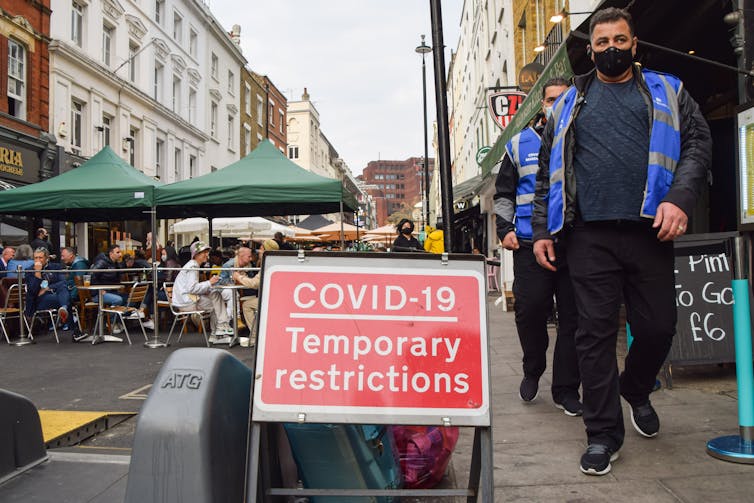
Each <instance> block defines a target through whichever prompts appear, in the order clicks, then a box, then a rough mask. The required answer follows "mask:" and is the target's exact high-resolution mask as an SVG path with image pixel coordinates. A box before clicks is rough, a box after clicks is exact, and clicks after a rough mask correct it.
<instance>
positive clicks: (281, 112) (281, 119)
mask: <svg viewBox="0 0 754 503" xmlns="http://www.w3.org/2000/svg"><path fill="white" fill-rule="evenodd" d="M278 113H279V114H280V132H281V133H282V132H283V125H284V124H285V114H284V113H283V109H282V108H278Z"/></svg>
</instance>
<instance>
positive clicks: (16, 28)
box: [0, 0, 59, 243]
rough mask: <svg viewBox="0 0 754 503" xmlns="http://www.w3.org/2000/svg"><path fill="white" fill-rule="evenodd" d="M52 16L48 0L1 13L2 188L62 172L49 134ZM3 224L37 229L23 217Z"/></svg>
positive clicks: (21, 1)
mask: <svg viewBox="0 0 754 503" xmlns="http://www.w3.org/2000/svg"><path fill="white" fill-rule="evenodd" d="M50 14H51V10H50V0H39V1H35V2H30V1H28V0H5V1H3V4H2V8H0V61H1V62H2V63H0V92H2V95H3V99H2V100H0V189H8V188H12V187H17V186H20V185H26V184H30V183H35V182H39V181H41V180H43V179H46V178H49V177H51V176H53V175H54V174H56V173H57V170H58V169H59V168H58V167H57V166H56V164H55V159H56V145H55V143H56V141H55V137H54V136H53V135H51V134H48V132H47V131H48V127H49V123H50V89H49V82H50V73H49V71H50V70H49V67H50V57H49V42H50ZM2 220H3V222H6V223H10V224H12V225H15V226H17V227H22V228H30V227H31V226H33V223H32V222H27V221H26V219H25V218H21V217H13V218H10V217H4V218H3V219H2ZM55 237H57V236H56V233H55V232H53V238H55ZM0 238H1V239H3V241H4V242H6V243H8V242H11V241H12V240H7V239H5V236H0Z"/></svg>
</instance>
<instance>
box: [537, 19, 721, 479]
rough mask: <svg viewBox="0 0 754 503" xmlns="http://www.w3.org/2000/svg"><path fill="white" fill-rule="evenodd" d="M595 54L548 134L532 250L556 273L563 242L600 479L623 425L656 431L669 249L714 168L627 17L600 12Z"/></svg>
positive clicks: (585, 462)
mask: <svg viewBox="0 0 754 503" xmlns="http://www.w3.org/2000/svg"><path fill="white" fill-rule="evenodd" d="M589 33H590V35H589V36H590V45H589V46H588V47H587V52H588V54H589V55H590V57H591V59H592V61H593V62H594V64H595V66H596V70H592V71H591V72H589V73H588V74H586V75H581V76H577V77H576V78H575V79H574V85H573V86H572V87H570V88H569V89H568V90H567V91H566V92H565V93H563V95H562V96H561V98H560V99H559V100H558V101H557V102H556V103H555V106H554V107H553V119H552V120H551V121H548V123H547V126H546V127H545V130H544V132H543V135H542V149H541V150H540V152H539V171H538V173H537V187H536V197H535V201H534V215H533V227H534V234H533V236H534V253H535V255H536V257H537V262H539V264H540V265H541V266H542V267H544V268H546V269H549V270H551V271H554V270H556V267H557V265H558V263H557V262H556V261H557V260H558V259H559V258H560V257H559V255H558V253H559V250H558V248H556V246H555V241H556V240H557V241H558V243H561V242H562V243H564V244H565V250H566V254H567V257H566V260H567V262H568V267H569V268H570V270H571V279H572V281H573V287H574V292H575V296H576V305H577V307H578V313H579V321H578V329H577V331H576V351H577V354H578V358H579V369H580V370H581V381H582V386H583V400H584V416H583V417H584V424H585V425H586V433H587V440H588V447H587V450H586V452H585V453H584V454H583V455H582V457H581V465H580V467H581V471H582V472H584V473H586V474H589V475H604V474H606V473H608V472H609V471H610V469H611V461H614V460H616V459H617V458H618V450H619V449H620V448H621V446H622V445H623V439H624V435H625V427H624V424H623V415H622V410H621V402H620V397H621V396H622V397H623V398H624V399H625V400H626V402H628V405H629V406H630V408H631V423H632V424H633V426H634V429H636V431H637V432H638V433H639V434H640V435H642V436H643V437H648V438H649V437H654V436H655V435H657V433H658V432H659V430H660V420H659V417H658V415H657V413H656V411H655V410H654V408H653V407H652V404H651V403H650V401H649V394H650V392H651V391H652V387H653V386H654V383H655V376H656V375H657V372H658V371H659V369H660V367H661V366H662V363H663V362H664V361H665V357H666V356H667V354H668V351H669V350H670V347H671V344H672V342H673V335H674V333H675V324H676V306H675V280H674V274H673V270H674V256H673V240H674V239H675V238H677V237H678V236H681V235H683V234H684V233H685V232H686V229H687V226H688V216H689V215H690V214H691V212H692V210H693V209H694V206H695V204H696V201H697V199H698V197H699V194H700V192H701V189H702V185H703V183H704V180H705V177H706V173H707V169H708V168H709V165H710V152H711V151H712V141H711V139H710V130H709V127H708V126H707V123H706V122H705V120H704V118H703V116H702V114H701V112H700V111H699V106H698V105H697V103H696V102H695V101H694V100H693V99H692V98H691V96H690V95H689V94H688V92H687V91H686V90H685V89H684V87H683V84H682V82H681V81H680V80H679V79H678V78H677V77H675V76H673V75H668V74H663V73H658V72H655V71H650V70H647V69H643V68H642V67H641V66H640V65H638V64H633V58H634V56H635V55H636V45H637V38H636V36H635V35H634V27H633V21H632V19H631V15H630V14H629V13H628V12H627V11H625V10H622V9H616V8H607V9H603V10H600V11H597V12H596V13H595V14H594V15H593V16H592V19H591V22H590V26H589ZM622 298H623V299H624V300H625V304H626V314H627V319H628V322H629V323H630V324H631V329H632V333H633V335H634V342H633V344H632V345H631V348H630V350H629V351H628V354H627V355H626V360H625V371H624V372H623V373H622V374H621V375H620V376H619V375H618V367H617V362H616V342H617V335H618V311H619V308H620V304H621V299H622Z"/></svg>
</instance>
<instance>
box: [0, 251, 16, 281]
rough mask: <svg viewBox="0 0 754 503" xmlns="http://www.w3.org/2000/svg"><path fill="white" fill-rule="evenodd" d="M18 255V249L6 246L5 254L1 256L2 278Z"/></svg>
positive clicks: (0, 269) (0, 273)
mask: <svg viewBox="0 0 754 503" xmlns="http://www.w3.org/2000/svg"><path fill="white" fill-rule="evenodd" d="M15 255H16V249H15V248H13V247H12V246H6V247H5V248H3V254H2V256H0V277H4V276H5V271H6V270H7V269H8V262H10V261H11V260H13V257H14V256H15Z"/></svg>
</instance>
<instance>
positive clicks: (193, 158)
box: [189, 155, 196, 178]
mask: <svg viewBox="0 0 754 503" xmlns="http://www.w3.org/2000/svg"><path fill="white" fill-rule="evenodd" d="M195 176H196V156H195V155H190V156H189V178H194V177H195Z"/></svg>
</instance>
